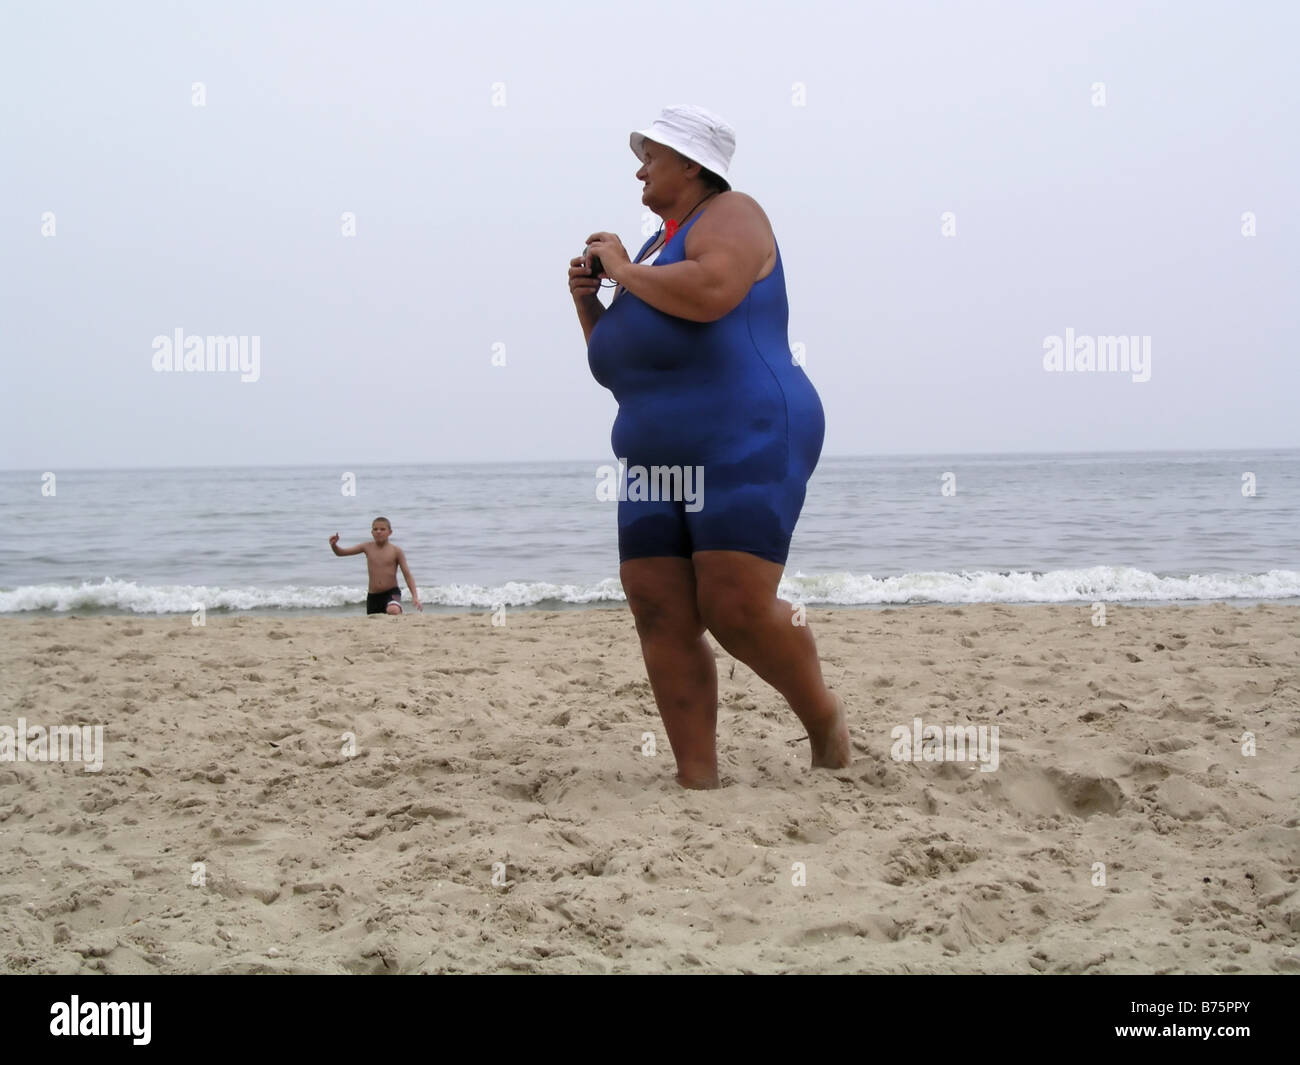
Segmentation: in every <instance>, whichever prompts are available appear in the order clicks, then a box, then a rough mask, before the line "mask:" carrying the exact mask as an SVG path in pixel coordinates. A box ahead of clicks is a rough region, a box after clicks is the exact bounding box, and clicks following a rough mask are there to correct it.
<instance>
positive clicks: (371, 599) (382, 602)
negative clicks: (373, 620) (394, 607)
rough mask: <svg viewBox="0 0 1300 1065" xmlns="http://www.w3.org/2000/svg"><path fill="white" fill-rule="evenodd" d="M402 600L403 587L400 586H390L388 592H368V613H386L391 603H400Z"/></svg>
mask: <svg viewBox="0 0 1300 1065" xmlns="http://www.w3.org/2000/svg"><path fill="white" fill-rule="evenodd" d="M401 601H402V589H400V588H389V589H388V591H386V592H367V593H366V613H367V614H386V613H388V604H389V603H400V602H401Z"/></svg>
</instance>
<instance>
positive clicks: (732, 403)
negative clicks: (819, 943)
mask: <svg viewBox="0 0 1300 1065" xmlns="http://www.w3.org/2000/svg"><path fill="white" fill-rule="evenodd" d="M631 145H632V151H633V152H634V153H635V154H636V156H637V157H638V158H639V159H640V161H641V168H640V169H639V170H638V171H637V172H636V177H637V180H638V181H640V182H641V183H642V191H641V202H642V203H643V204H645V205H646V207H648V208H649V209H650V210H651V211H654V212H655V214H657V215H659V216H660V217H661V218H663V219H664V220H665V224H664V226H663V227H662V228H661V229H660V231H659V232H658V233H656V234H655V235H654V236H653V237H651V238H650V239H649V240H648V241H647V242H646V243H645V245H644V246H643V247H642V248H641V250H640V251H639V252H638V253H637V255H636V258H635V260H633V259H632V258H631V257H629V255H628V254H627V251H626V250H625V249H624V247H623V244H622V242H621V241H620V240H619V239H618V237H617V236H616V235H615V234H613V233H603V232H602V233H593V234H592V235H591V236H590V237H588V238H587V249H586V253H585V255H583V256H579V257H578V258H575V259H573V260H571V261H570V263H569V290H570V292H571V293H572V295H573V301H574V304H575V305H576V307H577V311H578V319H579V321H580V322H581V323H582V331H583V335H584V337H585V338H586V340H587V358H588V362H589V363H590V366H591V372H592V374H593V376H594V377H595V378H596V380H597V381H598V382H600V384H602V385H604V386H605V387H606V388H608V389H609V390H610V391H611V392H612V393H613V394H614V398H615V399H616V400H617V401H618V417H617V419H616V420H615V422H614V431H613V437H612V442H613V445H614V453H615V455H617V456H618V457H619V458H620V459H622V460H626V462H627V466H628V469H629V470H631V469H632V468H633V467H636V466H641V467H644V468H645V469H647V470H648V469H649V468H650V467H652V466H678V467H682V468H683V470H685V468H687V467H691V468H693V469H694V470H696V471H698V476H697V481H696V484H695V489H696V491H697V492H698V499H686V498H685V497H683V498H681V499H662V498H660V499H653V498H650V499H645V498H641V496H642V495H643V494H644V493H640V492H631V491H629V492H626V493H620V494H621V495H622V494H626V495H629V496H635V497H636V498H629V499H620V502H619V505H618V546H619V561H620V563H621V565H620V568H619V576H620V578H621V579H622V582H623V589H624V591H625V593H626V594H627V600H628V604H629V606H630V607H631V609H632V615H633V617H634V618H635V619H636V629H637V634H638V636H639V637H640V640H641V653H642V655H643V657H644V658H645V665H646V673H647V674H648V676H649V678H650V686H651V688H652V689H653V691H654V696H655V702H656V703H657V704H658V707H659V715H660V717H661V718H662V719H663V723H664V728H665V730H666V731H667V733H668V740H669V742H670V743H671V744H672V748H673V754H674V755H675V756H676V759H677V781H678V783H679V784H682V785H683V786H685V787H688V788H716V787H717V786H718V783H719V781H718V757H717V737H716V731H717V716H718V677H717V672H716V669H715V666H714V656H713V650H712V648H711V647H710V646H709V643H708V640H707V639H706V638H705V635H704V631H705V629H707V630H708V631H709V632H711V633H712V634H713V636H714V638H715V639H716V640H717V641H718V643H720V644H721V645H722V646H723V648H725V649H726V650H727V652H728V653H730V654H731V655H733V656H735V657H736V658H738V659H740V661H742V662H744V663H745V664H746V665H747V666H749V667H750V668H751V669H752V670H753V671H754V672H755V673H757V674H758V675H759V676H760V677H762V678H763V680H765V681H766V682H767V683H768V684H770V685H772V687H774V688H775V689H776V690H777V691H779V692H780V693H781V694H782V695H783V696H784V697H785V699H786V701H787V702H788V703H789V704H790V708H791V709H792V710H793V711H794V712H795V714H796V715H798V718H799V720H800V721H801V722H802V723H803V726H804V728H805V729H807V731H808V739H809V741H810V744H811V747H812V764H813V765H814V766H817V767H824V768H842V767H844V766H847V765H848V764H849V761H850V751H849V735H848V728H847V725H846V723H845V718H844V711H843V708H842V706H841V705H840V702H839V699H838V698H837V697H836V696H835V695H833V694H832V693H831V692H830V691H829V690H828V689H827V687H826V684H825V682H824V681H823V679H822V671H821V664H820V663H819V662H818V660H817V648H816V645H815V644H814V642H813V637H812V633H811V632H809V630H808V628H807V626H805V625H800V624H795V621H796V620H799V619H798V618H797V617H796V614H795V612H794V611H793V609H792V608H791V605H790V604H789V603H787V602H785V601H784V600H781V599H778V598H777V594H776V592H777V585H778V583H779V582H780V580H781V573H782V571H783V570H784V568H785V561H786V556H787V554H788V552H789V548H790V537H791V535H792V534H793V532H794V527H795V522H796V521H797V520H798V517H799V511H800V508H801V507H802V506H803V501H804V492H805V488H806V486H807V482H808V478H809V476H810V475H811V474H812V471H813V468H814V467H815V466H816V464H817V459H818V456H819V455H820V454H821V447H822V437H823V434H824V430H825V423H824V421H823V417H822V406H821V402H820V400H819V399H818V398H817V392H816V391H815V390H814V389H813V386H812V384H811V382H809V380H808V378H807V377H806V376H805V374H804V372H803V369H802V368H801V367H800V366H797V365H795V364H794V360H793V359H792V358H791V355H790V343H789V338H788V336H787V332H786V326H787V321H788V317H789V309H788V306H787V304H786V296H785V275H784V273H783V272H782V269H781V255H780V252H779V250H778V249H777V246H776V239H775V238H774V236H773V235H772V227H771V225H770V224H769V222H768V219H767V215H766V214H764V212H763V209H762V208H761V207H760V206H759V205H758V204H757V203H756V202H755V201H754V200H753V199H752V198H751V197H749V196H746V195H745V194H744V193H743V192H734V191H732V189H731V186H730V185H729V184H728V183H727V181H726V174H727V170H728V168H729V166H730V163H731V156H732V153H733V151H734V150H735V135H734V134H733V132H732V131H731V128H730V127H729V126H727V124H726V123H725V122H723V120H722V119H721V118H719V117H718V116H717V115H715V114H712V113H711V112H709V111H705V110H703V109H702V108H697V107H670V108H667V109H666V110H665V111H664V112H663V114H662V115H660V117H659V119H658V120H657V121H656V122H655V123H654V124H653V125H652V126H651V127H650V128H649V129H646V130H640V131H638V132H635V133H633V134H632V135H631ZM593 258H594V259H595V260H599V262H598V263H592V266H593V268H594V267H597V266H598V268H599V271H600V273H599V275H597V276H593V274H592V271H591V270H589V269H588V263H589V262H590V261H591V260H592V259H593ZM601 276H603V277H605V278H608V279H609V280H610V281H611V282H614V283H615V284H616V288H615V292H614V296H613V299H612V301H611V303H610V305H609V307H608V308H605V306H604V305H603V304H602V303H601V302H600V300H599V299H598V298H597V295H596V292H597V290H598V288H599V287H600V277H601ZM654 494H656V495H657V494H659V493H654ZM678 494H681V493H678Z"/></svg>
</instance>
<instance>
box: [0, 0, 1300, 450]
mask: <svg viewBox="0 0 1300 1065" xmlns="http://www.w3.org/2000/svg"><path fill="white" fill-rule="evenodd" d="M1297 11H1300V5H1297V4H1294V3H1291V2H1289V0H1288V2H1285V3H1283V2H1276V3H1274V2H1258V0H1255V2H1246V3H1243V4H1232V3H1223V4H1206V3H1184V2H1180V3H1176V4H1170V3H1167V2H1160V3H1140V2H1117V3H1069V4H1066V3H1060V2H1055V0H1051V2H1048V0H1044V2H1042V3H1009V2H1008V3H994V2H989V3H974V2H972V3H928V2H910V0H909V2H907V3H903V2H898V3H891V4H863V3H850V2H840V3H823V4H816V3H802V2H801V3H753V2H745V3H734V4H723V3H709V2H690V3H674V2H663V0H656V2H655V3H652V4H622V3H606V4H581V5H574V4H558V3H555V4H531V3H523V2H515V0H505V2H503V0H497V2H492V3H482V4H450V3H440V4H436V5H435V4H423V3H365V4H362V3H359V2H347V3H320V2H317V0H312V2H310V3H305V2H304V3H283V2H275V3H267V2H262V0H259V2H257V3H244V2H239V3H231V2H226V0H221V2H215V0H214V2H210V3H180V2H167V3H162V2H143V0H140V2H132V3H125V4H91V3H78V4H71V3H63V4H55V3H44V2H40V3H38V2H34V0H31V2H28V3H25V4H22V5H21V6H20V5H18V4H16V3H10V4H6V5H5V13H4V15H3V17H2V25H0V90H2V91H0V112H2V115H3V118H2V122H0V125H2V127H3V136H2V139H0V157H2V158H0V163H2V171H0V172H2V173H3V190H4V191H3V195H0V238H2V239H0V291H3V316H2V319H0V320H2V321H3V333H2V334H0V335H2V336H3V341H2V343H3V345H4V348H3V356H4V366H5V387H4V389H3V392H2V393H0V396H2V398H0V466H4V467H10V468H24V469H37V470H49V469H59V468H70V467H77V466H95V467H102V466H140V465H168V466H171V465H212V464H221V465H224V464H231V465H240V464H258V465H261V464H282V463H283V464H299V463H302V464H317V463H320V464H339V465H340V466H341V467H344V468H350V467H351V466H352V465H360V464H365V463H390V462H391V463H397V462H424V461H430V462H443V461H456V460H505V461H510V460H526V459H565V458H573V459H592V458H595V459H600V458H603V457H605V456H608V455H609V429H610V425H611V422H612V420H613V416H614V413H615V408H614V403H613V400H612V398H611V397H610V396H609V394H608V393H607V392H606V391H604V390H603V389H602V388H600V387H599V386H598V385H597V384H596V383H595V382H594V381H593V380H592V379H591V376H590V374H589V372H588V369H587V363H586V351H585V346H584V344H583V340H582V334H581V331H580V329H579V326H578V321H577V317H576V315H575V314H574V310H573V304H572V300H571V298H570V296H569V294H568V289H567V281H566V270H567V260H568V259H569V257H570V256H572V255H575V254H577V253H578V252H579V251H581V249H582V245H583V240H584V238H585V237H586V236H587V234H589V233H590V232H592V231H594V230H598V229H608V230H612V231H615V232H617V233H619V234H620V235H621V236H622V238H623V241H624V244H625V245H627V246H628V248H629V250H631V251H635V249H636V248H637V247H639V246H640V244H641V243H642V241H643V239H644V237H643V236H642V225H643V217H642V215H643V211H644V208H643V207H642V205H641V202H640V185H639V183H638V182H637V181H636V179H635V177H634V174H635V172H636V169H637V167H638V163H637V160H636V159H635V158H634V156H633V155H632V153H631V151H630V150H629V148H628V144H627V136H628V132H629V131H630V130H632V129H636V128H642V127H645V126H648V125H649V124H650V123H651V122H652V121H653V120H654V118H655V116H656V115H657V114H658V113H659V111H660V109H661V108H663V107H664V106H666V105H668V104H674V103H694V104H698V105H701V106H704V107H707V108H710V109H711V110H714V111H717V112H719V113H720V114H721V115H722V116H723V117H725V118H726V119H727V120H728V121H729V122H730V123H731V125H732V126H733V127H734V128H735V130H736V134H737V148H736V154H735V158H734V162H733V167H732V172H731V181H732V184H733V186H734V187H736V188H737V189H739V190H741V191H744V192H747V193H749V194H750V195H752V196H754V197H755V198H756V199H757V200H758V201H759V203H760V204H762V206H763V207H764V209H765V210H766V211H767V213H768V215H769V217H770V218H771V220H772V224H773V227H774V229H775V232H776V237H777V241H778V242H779V246H780V249H781V253H782V256H783V260H784V263H785V270H786V275H787V281H788V294H789V299H790V308H791V311H790V339H791V341H792V342H793V343H796V344H801V345H802V349H801V350H802V353H803V356H804V359H805V362H806V366H807V371H808V373H809V375H810V377H811V378H812V380H813V382H814V384H815V385H816V387H817V388H818V390H819V391H820V393H821V396H822V399H823V403H824V404H825V407H826V415H827V418H826V421H827V434H826V447H825V454H828V455H849V454H879V453H900V452H982V451H1057V450H1065V451H1071V450H1103V451H1104V450H1120V449H1166V448H1248V447H1250V448H1253V447H1289V446H1297V445H1300V429H1298V428H1297V427H1298V426H1300V417H1298V416H1297V397H1298V396H1300V346H1298V345H1297V334H1298V333H1300V326H1298V325H1297V322H1298V321H1300V314H1298V313H1297V304H1298V302H1300V301H1298V299H1297V294H1298V293H1300V265H1298V264H1300V224H1298V223H1297V207H1296V194H1297V190H1298V189H1300V166H1298V165H1297V164H1298V162H1300V147H1298V145H1300V137H1298V136H1297V132H1298V130H1300V108H1298V106H1297V104H1298V100H1297V96H1298V93H1297V85H1298V83H1300V74H1298V73H1297V70H1298V69H1300V68H1298V67H1297V63H1296V58H1295V41H1296V39H1297V36H1298V35H1300V34H1298V32H1297V31H1300V16H1298V15H1297ZM195 83H200V85H199V87H197V88H196V87H195ZM196 101H197V102H200V103H202V106H195V104H196ZM502 104H503V105H504V106H500V105H502ZM946 212H950V213H951V217H950V218H949V219H948V223H949V229H950V230H951V229H952V228H953V227H955V235H951V236H947V235H945V234H944V231H943V230H944V225H945V213H946ZM1248 212H1249V213H1250V215H1251V216H1253V226H1254V232H1255V235H1254V236H1245V235H1243V229H1247V230H1249V229H1250V227H1251V224H1252V222H1251V219H1250V218H1248V219H1246V221H1244V222H1243V216H1244V215H1246V214H1247V213H1248ZM345 213H350V214H351V215H352V216H353V217H354V219H355V236H345V235H344V233H343V230H344V221H343V216H344V214H345ZM654 225H655V226H656V227H657V225H658V220H657V219H656V220H655V222H654ZM51 228H52V230H53V233H52V235H50V230H51ZM607 297H608V294H606V298H607ZM178 328H179V329H182V330H183V331H184V335H185V336H201V337H205V336H208V335H222V336H245V337H249V338H252V337H256V338H258V345H259V348H258V350H259V355H260V358H259V364H258V379H257V380H256V381H247V382H245V381H241V380H240V374H239V373H226V374H212V373H183V372H181V373H159V372H156V371H155V370H154V368H153V361H154V353H155V347H154V341H155V338H156V337H159V336H167V337H171V336H172V335H173V334H174V332H175V330H176V329H178ZM1067 329H1070V330H1073V333H1074V334H1075V336H1076V338H1077V337H1102V336H1111V335H1124V336H1133V337H1149V338H1150V351H1151V362H1150V367H1149V371H1150V379H1149V380H1146V381H1135V380H1134V379H1133V376H1134V375H1133V374H1132V373H1119V372H1116V373H1111V372H1104V373H1099V372H1090V373H1085V372H1077V371H1075V372H1048V371H1047V370H1045V369H1044V363H1043V359H1044V350H1045V344H1047V343H1050V342H1049V341H1048V339H1047V338H1049V337H1052V336H1060V337H1064V336H1065V334H1066V330H1067ZM497 345H503V346H504V347H500V346H497ZM494 351H495V352H496V353H497V355H498V361H500V356H501V355H504V362H505V365H504V366H494V365H493V353H494Z"/></svg>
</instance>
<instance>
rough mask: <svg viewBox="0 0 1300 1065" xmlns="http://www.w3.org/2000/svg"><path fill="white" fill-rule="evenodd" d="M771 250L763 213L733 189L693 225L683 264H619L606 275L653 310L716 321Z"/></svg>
mask: <svg viewBox="0 0 1300 1065" xmlns="http://www.w3.org/2000/svg"><path fill="white" fill-rule="evenodd" d="M771 250H772V227H771V226H770V224H769V223H768V220H767V215H766V214H764V213H763V209H762V208H761V207H760V206H759V205H758V203H757V202H756V201H755V200H754V199H753V197H751V196H747V195H745V194H744V193H743V192H733V193H729V194H724V195H722V196H719V197H718V199H717V202H716V203H714V204H713V206H712V207H710V208H709V210H708V211H706V212H705V213H704V215H703V216H702V217H701V218H700V220H699V221H698V222H696V223H695V225H693V226H692V227H691V230H690V232H689V233H687V234H686V248H685V255H686V257H685V258H684V259H683V260H682V261H681V262H679V263H671V264H669V265H666V266H644V265H639V264H637V263H630V262H629V263H618V264H617V265H615V266H613V267H611V269H610V270H607V271H606V273H607V274H608V276H610V277H612V278H614V280H615V281H617V282H618V283H619V284H620V285H622V286H623V287H624V288H625V289H627V290H628V291H629V292H631V293H633V294H634V295H636V296H637V297H638V298H640V299H641V300H643V301H644V302H646V303H648V304H649V305H650V306H651V307H654V308H655V309H656V310H660V311H663V312H664V313H665V314H671V315H673V316H675V317H677V318H685V319H687V320H688V321H692V322H716V321H717V320H718V319H719V318H725V317H726V316H727V315H728V314H730V313H731V312H732V311H733V310H735V309H736V308H737V307H738V306H740V303H741V301H742V300H744V298H745V295H746V294H747V293H748V292H749V290H750V288H751V287H752V286H753V284H754V282H755V280H756V279H757V278H758V275H759V272H760V271H761V270H762V269H763V264H764V263H765V262H766V261H767V258H768V255H769V254H770V252H771ZM611 271H612V272H611Z"/></svg>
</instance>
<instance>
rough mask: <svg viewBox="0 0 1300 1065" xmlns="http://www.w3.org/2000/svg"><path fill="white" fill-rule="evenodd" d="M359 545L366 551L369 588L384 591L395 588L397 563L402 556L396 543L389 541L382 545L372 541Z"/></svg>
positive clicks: (373, 590) (374, 590)
mask: <svg viewBox="0 0 1300 1065" xmlns="http://www.w3.org/2000/svg"><path fill="white" fill-rule="evenodd" d="M361 546H362V550H364V551H365V553H366V569H367V570H369V571H370V589H369V590H370V591H372V592H386V591H388V589H389V588H396V587H397V563H398V562H399V561H401V557H402V553H401V551H399V550H398V548H397V545H396V544H394V543H392V542H391V541H390V542H389V543H386V544H384V546H383V547H380V546H379V545H378V544H376V543H373V542H372V543H368V544H362V545H361Z"/></svg>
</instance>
